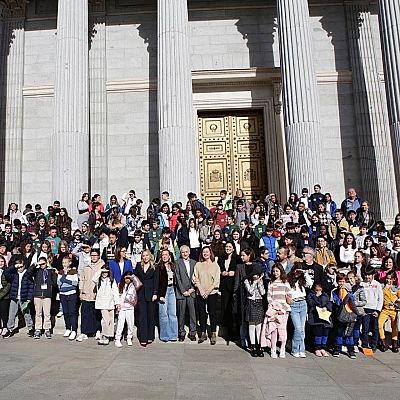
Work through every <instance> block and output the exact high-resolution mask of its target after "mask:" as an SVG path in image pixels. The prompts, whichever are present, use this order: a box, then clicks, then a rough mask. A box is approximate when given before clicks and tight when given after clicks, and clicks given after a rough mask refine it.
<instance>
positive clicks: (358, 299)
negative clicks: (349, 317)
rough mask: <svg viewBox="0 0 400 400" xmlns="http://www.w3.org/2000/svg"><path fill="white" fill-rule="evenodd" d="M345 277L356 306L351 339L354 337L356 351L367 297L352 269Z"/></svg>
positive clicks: (356, 350) (359, 279)
mask: <svg viewBox="0 0 400 400" xmlns="http://www.w3.org/2000/svg"><path fill="white" fill-rule="evenodd" d="M347 279H348V281H349V284H350V286H351V293H352V294H353V296H354V306H355V308H356V310H355V311H356V314H357V321H356V322H355V324H354V328H353V339H354V352H355V353H358V342H359V341H360V328H361V324H362V319H363V316H364V314H365V311H364V307H365V305H366V304H367V299H366V297H365V291H364V288H363V287H362V286H361V285H360V282H361V278H360V277H359V276H358V275H356V274H355V273H354V272H353V271H350V272H349V273H348V274H347Z"/></svg>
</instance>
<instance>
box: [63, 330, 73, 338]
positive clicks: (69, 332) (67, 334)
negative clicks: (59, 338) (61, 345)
mask: <svg viewBox="0 0 400 400" xmlns="http://www.w3.org/2000/svg"><path fill="white" fill-rule="evenodd" d="M70 334H71V331H70V330H69V329H67V330H66V331H65V332H64V337H68V336H69V335H70Z"/></svg>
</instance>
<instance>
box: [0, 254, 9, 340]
mask: <svg viewBox="0 0 400 400" xmlns="http://www.w3.org/2000/svg"><path fill="white" fill-rule="evenodd" d="M6 267H7V264H6V259H5V258H4V257H3V256H0V334H1V335H2V336H4V335H5V334H6V333H7V322H8V310H9V308H10V290H11V283H10V282H8V281H7V279H6V277H5V275H4V274H3V271H4V269H5V268H6Z"/></svg>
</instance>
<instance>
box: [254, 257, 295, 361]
mask: <svg viewBox="0 0 400 400" xmlns="http://www.w3.org/2000/svg"><path fill="white" fill-rule="evenodd" d="M267 300H268V311H267V313H266V318H265V319H264V327H263V332H262V333H261V346H262V347H266V346H267V345H268V341H267V335H268V339H270V343H269V344H270V346H271V358H277V357H278V356H277V354H276V345H277V343H278V334H279V340H280V342H281V348H280V352H279V357H280V358H285V357H286V355H285V348H286V340H287V331H286V325H287V320H288V312H289V311H290V305H289V304H288V300H289V301H290V285H289V283H288V282H287V278H286V274H285V270H284V269H283V266H282V264H280V263H276V264H275V265H274V266H273V267H272V271H271V281H270V283H269V285H268V291H267ZM271 308H275V310H277V312H276V314H277V316H275V317H274V319H272V320H271V318H269V311H270V309H271ZM276 320H278V322H279V323H278V324H277V323H276ZM271 325H272V326H271Z"/></svg>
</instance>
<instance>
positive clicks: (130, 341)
mask: <svg viewBox="0 0 400 400" xmlns="http://www.w3.org/2000/svg"><path fill="white" fill-rule="evenodd" d="M126 343H127V344H128V346H132V338H130V337H128V338H126Z"/></svg>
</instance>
